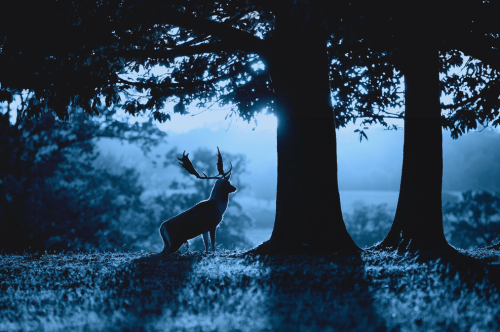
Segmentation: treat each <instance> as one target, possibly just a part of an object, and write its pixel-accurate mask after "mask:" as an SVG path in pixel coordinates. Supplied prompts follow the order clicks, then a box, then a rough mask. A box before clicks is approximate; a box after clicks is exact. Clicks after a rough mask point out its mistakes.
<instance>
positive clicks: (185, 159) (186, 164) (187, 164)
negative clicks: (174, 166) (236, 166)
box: [177, 147, 233, 180]
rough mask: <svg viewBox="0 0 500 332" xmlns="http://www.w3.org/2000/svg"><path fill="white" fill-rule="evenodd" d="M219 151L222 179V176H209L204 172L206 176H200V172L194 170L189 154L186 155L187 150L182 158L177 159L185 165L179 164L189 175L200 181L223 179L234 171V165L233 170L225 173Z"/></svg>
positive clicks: (218, 168) (218, 164)
mask: <svg viewBox="0 0 500 332" xmlns="http://www.w3.org/2000/svg"><path fill="white" fill-rule="evenodd" d="M217 151H218V152H219V154H218V155H217V157H218V159H217V160H218V161H217V170H218V171H219V175H222V177H220V176H207V175H206V174H205V173H203V172H202V173H203V175H204V176H200V174H198V172H197V171H196V169H195V168H194V166H193V163H192V162H191V160H189V153H188V154H186V151H185V150H184V152H183V153H182V158H179V157H177V159H179V160H180V161H182V162H183V164H181V163H179V165H181V166H182V167H183V168H184V169H185V170H186V171H188V173H189V174H192V175H194V176H196V177H197V178H198V179H206V180H208V179H222V178H223V177H226V176H227V175H228V174H229V173H230V172H231V170H232V169H233V165H232V164H231V169H230V170H229V172H227V173H224V168H223V165H222V156H221V154H220V151H219V147H217Z"/></svg>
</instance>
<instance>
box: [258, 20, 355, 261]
mask: <svg viewBox="0 0 500 332" xmlns="http://www.w3.org/2000/svg"><path fill="white" fill-rule="evenodd" d="M325 37H326V36H325V35H324V34H323V31H322V28H321V27H320V26H319V25H317V26H311V24H310V25H309V26H305V27H304V25H303V24H296V23H294V22H292V21H291V20H283V19H281V20H280V19H279V18H278V17H277V19H276V32H275V35H274V38H273V41H272V43H273V44H272V51H271V53H270V54H269V58H268V61H267V62H268V66H269V69H270V73H271V80H272V86H273V89H274V94H275V98H276V99H275V100H276V109H277V118H278V129H277V143H278V147H277V148H278V186H277V193H276V219H275V224H274V230H273V233H272V236H271V239H270V240H269V241H268V242H267V243H265V244H264V245H262V246H261V249H263V248H265V249H263V251H265V252H269V253H303V254H316V253H322V254H328V253H334V252H341V251H346V252H348V251H351V252H352V251H358V250H359V248H358V247H357V246H356V244H355V243H354V241H353V240H352V238H351V236H350V235H349V233H348V232H347V230H346V227H345V224H344V221H343V218H342V212H341V207H340V196H339V190H338V181H337V147H336V133H335V122H334V116H333V109H332V105H331V97H330V86H329V75H328V70H329V69H328V68H329V67H328V56H327V49H326V46H327V45H326V38H325Z"/></svg>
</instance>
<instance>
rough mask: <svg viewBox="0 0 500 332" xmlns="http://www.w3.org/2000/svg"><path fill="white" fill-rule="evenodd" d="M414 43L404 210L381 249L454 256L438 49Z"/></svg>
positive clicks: (408, 55) (408, 81)
mask: <svg viewBox="0 0 500 332" xmlns="http://www.w3.org/2000/svg"><path fill="white" fill-rule="evenodd" d="M410 39H411V41H412V44H411V45H410V46H408V47H407V48H406V50H405V51H406V52H405V58H404V60H403V61H404V62H405V64H406V65H405V67H404V68H403V74H404V75H405V124H404V147H403V170H402V175H401V187H400V191H399V199H398V205H397V208H396V215H395V218H394V221H393V224H392V227H391V229H390V231H389V233H388V235H387V236H386V238H385V239H384V240H383V241H382V242H381V243H380V244H379V245H377V246H375V248H388V249H399V250H403V251H405V250H426V251H433V250H453V249H452V247H451V246H450V245H449V244H448V242H447V241H446V239H445V236H444V231H443V214H442V203H441V190H442V177H443V146H442V127H441V106H440V101H439V97H440V87H439V55H438V49H437V47H435V46H434V45H433V44H434V43H432V42H429V40H428V39H425V40H424V39H423V38H410ZM419 40H420V42H419Z"/></svg>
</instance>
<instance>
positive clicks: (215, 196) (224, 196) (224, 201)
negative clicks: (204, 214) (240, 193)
mask: <svg viewBox="0 0 500 332" xmlns="http://www.w3.org/2000/svg"><path fill="white" fill-rule="evenodd" d="M209 200H211V201H215V203H216V206H217V210H219V212H220V213H221V214H224V212H225V211H226V209H227V205H228V201H229V194H228V193H221V192H220V191H219V190H216V188H214V189H213V190H212V193H211V194H210V198H209Z"/></svg>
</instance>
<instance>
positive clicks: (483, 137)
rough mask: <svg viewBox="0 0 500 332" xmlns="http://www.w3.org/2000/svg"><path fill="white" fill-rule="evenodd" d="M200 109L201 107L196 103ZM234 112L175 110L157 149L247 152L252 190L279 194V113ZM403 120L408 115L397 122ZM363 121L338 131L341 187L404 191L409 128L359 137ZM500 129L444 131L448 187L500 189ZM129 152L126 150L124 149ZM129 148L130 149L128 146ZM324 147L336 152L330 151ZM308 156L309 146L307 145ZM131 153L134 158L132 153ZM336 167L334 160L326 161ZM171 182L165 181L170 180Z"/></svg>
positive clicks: (159, 175)
mask: <svg viewBox="0 0 500 332" xmlns="http://www.w3.org/2000/svg"><path fill="white" fill-rule="evenodd" d="M190 111H191V114H196V113H198V112H199V111H197V109H191V110H190ZM228 112H229V110H228V109H225V110H215V111H206V112H202V113H199V114H198V115H195V116H191V115H184V116H181V115H178V114H175V115H173V116H172V120H171V121H167V122H166V123H164V124H160V125H159V127H160V128H161V129H162V130H165V131H166V132H167V133H168V137H167V138H166V141H167V145H166V146H161V147H159V148H158V149H156V150H155V151H154V152H153V153H152V155H155V154H160V155H161V156H162V157H163V156H164V154H165V153H166V152H167V151H168V150H170V149H171V148H172V147H173V146H177V147H178V148H179V149H180V150H186V152H189V151H194V150H195V149H196V148H198V147H202V146H203V147H207V148H209V149H213V150H214V154H215V152H216V147H217V146H219V147H220V149H221V151H227V152H230V153H243V154H246V155H247V157H248V159H249V161H250V162H249V164H248V170H249V174H245V175H244V176H243V180H244V181H245V182H247V183H249V184H250V186H251V188H250V189H249V190H248V191H247V193H246V194H247V195H251V196H254V197H256V198H260V199H265V200H273V199H275V194H276V168H277V158H276V157H277V156H276V118H275V117H274V116H267V115H259V116H257V126H255V123H254V122H251V123H250V124H248V123H247V122H245V121H243V120H242V119H239V118H237V117H236V116H235V117H233V121H232V122H231V120H230V119H229V118H228V119H225V116H226V115H227V113H228ZM396 124H399V125H400V126H402V125H403V123H402V121H400V122H398V123H396ZM356 128H358V126H357V125H351V126H349V127H347V128H341V129H340V130H338V131H337V149H338V177H339V187H340V190H385V191H398V190H399V183H400V177H401V165H402V160H403V159H402V158H403V130H398V131H394V130H391V131H388V130H384V128H383V127H381V126H372V127H370V129H369V130H367V131H366V132H367V134H368V139H369V140H368V141H366V140H363V141H362V142H361V143H360V142H359V140H358V135H357V134H356V133H354V132H353V131H354V129H356ZM499 143H500V135H499V134H498V132H497V131H491V130H484V131H483V132H473V133H469V134H467V135H464V136H462V137H460V138H459V139H458V140H452V139H451V137H450V134H449V132H443V159H444V171H443V173H444V174H443V190H449V191H462V190H467V189H473V190H481V189H488V190H500V168H499V161H500V151H499V149H498V146H499ZM103 148H104V150H105V151H111V150H113V151H115V152H116V151H117V150H116V148H115V146H113V145H109V144H104V145H103ZM126 150H128V151H129V152H130V153H132V154H134V155H136V154H137V157H131V158H130V160H129V161H128V162H127V161H123V162H125V163H129V162H132V163H142V164H143V166H144V167H148V168H149V167H150V161H146V160H144V158H141V157H140V152H139V151H138V149H136V150H137V151H135V152H133V151H134V149H133V148H130V149H126ZM124 153H125V151H124ZM127 153H128V152H127ZM324 153H330V152H329V151H325V152H324ZM304 157H305V158H307V151H304ZM126 159H128V158H126ZM321 167H322V168H324V169H326V170H328V169H331V172H332V174H333V173H334V170H333V167H334V166H333V165H322V166H321ZM176 171H180V168H179V169H178V170H176V169H168V170H164V169H162V168H161V167H160V168H157V169H155V170H151V171H150V173H149V174H147V175H145V177H146V178H148V177H149V178H150V180H149V181H150V182H149V183H151V187H154V186H155V184H156V185H157V184H158V183H161V182H163V181H166V182H168V181H170V179H172V178H173V177H175V176H176ZM166 182H165V183H166Z"/></svg>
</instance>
